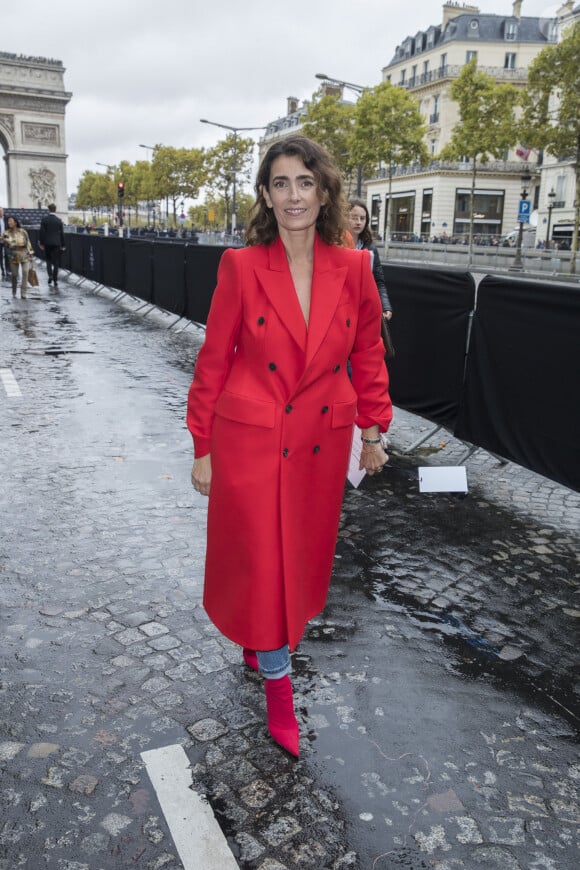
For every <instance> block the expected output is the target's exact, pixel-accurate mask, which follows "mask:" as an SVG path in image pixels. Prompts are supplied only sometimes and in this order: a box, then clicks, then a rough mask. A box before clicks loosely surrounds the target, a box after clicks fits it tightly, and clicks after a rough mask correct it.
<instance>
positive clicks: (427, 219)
mask: <svg viewBox="0 0 580 870" xmlns="http://www.w3.org/2000/svg"><path fill="white" fill-rule="evenodd" d="M432 210H433V190H432V189H431V190H424V191H423V204H422V206H421V238H423V239H424V240H425V241H429V238H430V236H431V212H432Z"/></svg>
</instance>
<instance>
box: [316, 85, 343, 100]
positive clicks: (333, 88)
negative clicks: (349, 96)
mask: <svg viewBox="0 0 580 870" xmlns="http://www.w3.org/2000/svg"><path fill="white" fill-rule="evenodd" d="M320 93H321V94H322V96H323V97H340V98H341V99H342V85H333V84H331V83H330V82H322V84H321V85H320Z"/></svg>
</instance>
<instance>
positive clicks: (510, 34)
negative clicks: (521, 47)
mask: <svg viewBox="0 0 580 870" xmlns="http://www.w3.org/2000/svg"><path fill="white" fill-rule="evenodd" d="M517 35H518V25H517V23H516V22H515V21H506V25H505V38H506V40H507V41H508V42H514V41H515V40H516V39H517Z"/></svg>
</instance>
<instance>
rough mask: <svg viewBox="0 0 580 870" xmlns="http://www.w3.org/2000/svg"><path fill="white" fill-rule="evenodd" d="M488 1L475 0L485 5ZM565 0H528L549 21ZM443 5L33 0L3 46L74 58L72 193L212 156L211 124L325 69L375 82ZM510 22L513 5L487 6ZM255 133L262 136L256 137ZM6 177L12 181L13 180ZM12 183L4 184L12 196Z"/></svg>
mask: <svg viewBox="0 0 580 870" xmlns="http://www.w3.org/2000/svg"><path fill="white" fill-rule="evenodd" d="M474 5H475V3H474ZM558 5H560V4H556V5H554V4H549V3H547V2H546V0H524V2H523V9H522V12H523V14H524V15H530V16H547V17H548V16H550V15H553V13H554V10H555V9H557V8H558ZM442 6H443V3H442V2H434V0H408V2H400V0H398V2H395V0H351V2H348V0H332V2H330V0H327V2H325V0H286V2H280V0H203V2H200V0H165V2H159V0H114V2H113V0H100V2H93V3H88V2H86V0H58V2H54V3H47V2H46V0H26V3H25V4H24V5H22V4H21V3H15V4H8V3H3V4H2V12H1V13H0V51H5V52H10V53H16V54H23V55H32V56H35V57H48V58H56V59H58V60H62V62H63V64H64V66H65V69H66V72H65V87H66V89H67V90H68V91H72V95H73V96H72V99H71V102H70V103H69V105H68V108H67V114H66V149H67V152H68V155H69V156H68V171H67V176H68V190H69V193H72V192H74V191H75V190H76V186H77V183H78V180H79V177H80V175H81V174H82V172H83V171H84V170H85V169H90V170H93V171H99V167H98V166H96V163H97V162H101V163H109V164H116V163H118V162H119V161H120V160H129V161H131V162H134V161H136V160H142V159H145V158H146V156H147V154H149V153H150V152H147V151H146V150H144V149H142V148H140V147H139V145H140V144H145V145H155V144H157V143H162V144H164V145H171V146H175V147H200V146H204V147H208V146H211V145H213V144H215V142H216V141H217V140H218V139H219V138H221V137H222V136H225V135H227V134H226V131H220V130H218V129H217V128H215V127H210V126H207V125H204V124H201V123H200V121H199V119H200V118H208V119H210V120H212V121H218V122H220V123H223V124H228V125H230V126H247V127H250V126H261V125H266V124H267V123H268V122H269V121H272V120H275V119H276V118H279V117H282V116H283V115H285V114H286V98H287V97H289V96H295V97H297V98H298V99H299V100H300V101H301V102H302V100H304V99H309V98H310V97H311V95H312V93H313V92H314V91H315V90H316V88H317V86H318V82H317V80H316V78H315V74H316V73H318V72H322V73H325V74H327V75H330V76H333V77H336V78H341V79H344V80H346V81H350V82H354V83H357V84H362V85H370V86H372V85H376V84H378V83H379V82H380V81H381V70H382V68H383V66H385V65H386V64H387V63H388V62H389V61H390V60H391V58H392V56H393V52H394V49H395V47H396V46H397V45H398V44H399V43H400V42H401V41H402V40H403V39H404V38H405V37H406V36H408V35H414V34H415V33H416V32H417V31H418V30H425V29H427V27H429V25H431V24H435V25H438V24H440V23H441V17H442ZM479 8H480V11H481V12H482V13H486V12H487V13H495V14H501V15H509V14H510V13H511V10H512V0H482V3H481V4H480V6H479ZM255 135H256V136H258V135H259V133H256V134H255ZM0 175H2V176H3V175H4V173H0ZM5 190H6V181H5V178H4V177H1V178H0V199H1V200H2V201H3V200H4V198H5Z"/></svg>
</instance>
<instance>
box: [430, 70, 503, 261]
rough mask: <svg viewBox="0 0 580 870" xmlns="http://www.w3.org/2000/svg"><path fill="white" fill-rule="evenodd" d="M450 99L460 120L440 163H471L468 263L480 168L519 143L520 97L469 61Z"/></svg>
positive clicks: (453, 130)
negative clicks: (517, 116) (467, 159)
mask: <svg viewBox="0 0 580 870" xmlns="http://www.w3.org/2000/svg"><path fill="white" fill-rule="evenodd" d="M450 94H451V98H452V99H453V100H455V102H456V103H457V104H458V107H459V120H458V122H457V123H456V124H455V126H454V127H453V129H452V131H451V138H450V140H449V142H448V143H447V145H446V146H445V147H444V148H443V149H442V150H441V152H440V155H439V156H440V158H441V160H460V159H461V158H464V157H467V158H469V161H470V162H471V191H470V196H469V262H470V263H471V260H472V257H473V216H474V201H475V182H476V178H477V169H478V164H479V165H481V164H485V163H487V162H488V161H489V158H490V157H494V158H496V159H498V160H499V159H501V158H503V156H504V154H505V153H506V151H507V149H508V148H509V147H510V146H511V145H514V144H515V143H516V142H517V141H518V131H517V126H516V119H515V109H516V106H517V105H518V100H519V94H518V91H517V89H516V88H515V87H514V86H513V85H508V84H497V83H496V81H495V79H493V78H492V76H489V75H487V74H486V73H484V72H481V71H480V70H478V69H477V60H476V59H475V58H474V59H473V60H471V61H469V63H468V64H466V65H465V66H464V67H463V69H462V70H461V73H460V75H459V76H458V78H457V79H456V80H455V81H454V82H453V84H452V85H451V90H450Z"/></svg>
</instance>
